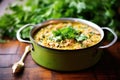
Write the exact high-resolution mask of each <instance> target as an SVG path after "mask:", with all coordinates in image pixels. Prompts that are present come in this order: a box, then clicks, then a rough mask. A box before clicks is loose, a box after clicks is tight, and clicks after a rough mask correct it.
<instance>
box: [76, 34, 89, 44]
mask: <svg viewBox="0 0 120 80" xmlns="http://www.w3.org/2000/svg"><path fill="white" fill-rule="evenodd" d="M75 39H76V40H77V41H78V42H79V41H84V40H86V39H88V37H87V36H85V35H84V34H80V35H77V36H76V37H75Z"/></svg>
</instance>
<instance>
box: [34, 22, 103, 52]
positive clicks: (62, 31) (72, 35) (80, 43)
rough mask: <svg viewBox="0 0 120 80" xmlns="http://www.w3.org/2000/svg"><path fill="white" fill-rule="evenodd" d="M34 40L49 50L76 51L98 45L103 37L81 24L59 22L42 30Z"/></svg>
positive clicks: (91, 28) (36, 34)
mask: <svg viewBox="0 0 120 80" xmlns="http://www.w3.org/2000/svg"><path fill="white" fill-rule="evenodd" d="M34 39H35V41H36V42H37V43H38V44H40V45H43V46H46V47H49V48H54V49H61V50H74V49H83V48H87V47H90V46H93V45H95V44H97V43H98V42H99V41H100V40H101V35H100V33H99V32H98V31H97V30H96V29H94V28H93V27H91V26H88V25H86V24H83V23H80V22H59V23H52V24H49V25H46V26H44V27H42V28H40V29H39V30H38V31H37V32H36V33H35V36H34Z"/></svg>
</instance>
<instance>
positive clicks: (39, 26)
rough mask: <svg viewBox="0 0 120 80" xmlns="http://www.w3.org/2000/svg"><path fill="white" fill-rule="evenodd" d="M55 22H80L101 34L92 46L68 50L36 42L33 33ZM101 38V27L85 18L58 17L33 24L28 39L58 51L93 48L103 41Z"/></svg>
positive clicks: (102, 36) (102, 34)
mask: <svg viewBox="0 0 120 80" xmlns="http://www.w3.org/2000/svg"><path fill="white" fill-rule="evenodd" d="M53 22H54V23H55V22H56V23H57V22H80V23H83V24H86V25H88V26H90V27H92V28H94V29H96V30H98V31H99V33H100V35H101V40H100V41H99V42H97V43H96V44H95V45H93V46H90V47H87V48H82V49H69V50H64V49H56V48H50V47H47V46H43V45H41V44H39V43H37V42H36V41H35V40H34V38H33V36H34V35H33V34H34V33H35V32H36V31H37V30H39V29H40V28H42V27H44V26H45V25H48V24H51V23H53ZM103 38H104V32H103V30H102V28H100V27H99V26H98V25H97V24H95V23H93V22H90V21H88V20H85V19H78V18H59V19H50V20H47V21H44V22H43V23H40V24H37V25H35V26H34V27H33V28H32V29H31V31H30V39H31V40H32V41H33V42H34V43H35V44H37V45H39V46H41V47H43V48H47V49H51V50H59V51H76V50H86V49H88V48H93V47H96V46H98V45H99V44H100V43H101V42H102V41H103Z"/></svg>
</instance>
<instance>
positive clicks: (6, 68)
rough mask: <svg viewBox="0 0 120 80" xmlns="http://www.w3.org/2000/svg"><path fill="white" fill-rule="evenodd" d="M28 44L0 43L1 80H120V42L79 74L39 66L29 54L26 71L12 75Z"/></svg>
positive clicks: (105, 51)
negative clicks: (93, 64) (14, 64)
mask: <svg viewBox="0 0 120 80" xmlns="http://www.w3.org/2000/svg"><path fill="white" fill-rule="evenodd" d="M26 45H29V44H26V43H21V42H18V41H17V40H11V41H9V42H7V43H0V80H120V42H117V43H116V44H115V45H113V46H112V47H110V48H108V49H104V54H103V56H102V58H101V59H100V61H99V62H98V63H97V64H96V65H95V66H93V67H91V68H89V69H86V70H81V71H78V72H56V71H52V70H49V69H45V68H43V67H41V66H39V65H37V64H36V63H35V62H34V61H33V60H32V57H31V54H30V53H29V54H28V55H27V57H26V59H25V69H24V71H23V73H21V74H19V75H13V74H12V69H11V67H12V65H13V63H15V62H17V61H18V60H19V59H20V57H21V56H22V54H23V52H24V48H25V46H26Z"/></svg>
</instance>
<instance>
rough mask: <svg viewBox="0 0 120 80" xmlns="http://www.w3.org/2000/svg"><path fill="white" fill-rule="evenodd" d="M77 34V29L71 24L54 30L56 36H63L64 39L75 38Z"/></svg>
mask: <svg viewBox="0 0 120 80" xmlns="http://www.w3.org/2000/svg"><path fill="white" fill-rule="evenodd" d="M76 34H77V31H76V30H75V29H74V28H72V27H71V26H67V27H63V28H61V29H58V30H56V31H53V35H54V36H55V37H56V36H61V37H62V39H73V38H75V36H76Z"/></svg>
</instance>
